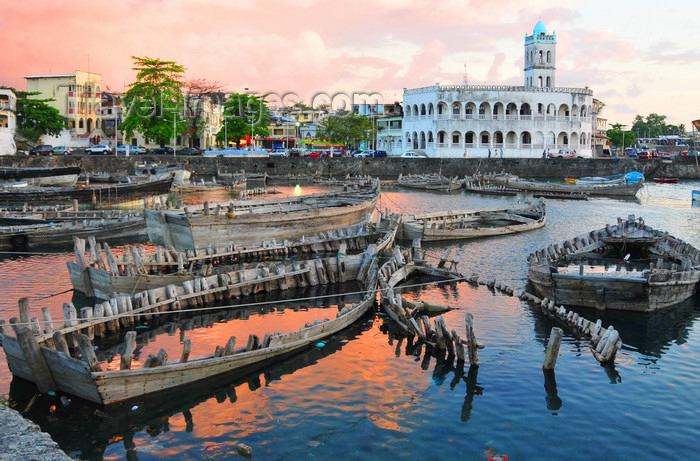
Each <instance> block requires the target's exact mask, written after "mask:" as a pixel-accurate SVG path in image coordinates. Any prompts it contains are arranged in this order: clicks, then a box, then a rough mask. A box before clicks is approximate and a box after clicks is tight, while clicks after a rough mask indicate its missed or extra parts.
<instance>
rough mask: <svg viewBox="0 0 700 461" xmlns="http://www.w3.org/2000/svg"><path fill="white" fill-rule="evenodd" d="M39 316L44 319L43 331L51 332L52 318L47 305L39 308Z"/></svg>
mask: <svg viewBox="0 0 700 461" xmlns="http://www.w3.org/2000/svg"><path fill="white" fill-rule="evenodd" d="M41 316H42V317H43V319H44V333H47V334H48V333H51V332H53V320H52V319H51V311H50V310H49V308H48V307H42V308H41Z"/></svg>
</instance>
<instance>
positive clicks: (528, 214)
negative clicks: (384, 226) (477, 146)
mask: <svg viewBox="0 0 700 461" xmlns="http://www.w3.org/2000/svg"><path fill="white" fill-rule="evenodd" d="M545 221H546V205H545V202H544V201H543V200H539V201H537V202H536V203H533V204H527V205H521V206H514V207H508V208H486V209H481V210H457V211H452V210H450V211H436V212H432V213H424V214H415V215H410V216H406V217H405V218H404V219H403V221H402V225H401V229H402V232H401V234H400V237H401V238H403V239H410V240H412V239H415V238H420V239H421V240H423V241H424V242H432V241H440V240H459V239H471V238H480V237H491V236H498V235H506V234H513V233H517V232H525V231H529V230H533V229H538V228H540V227H542V226H544V225H545Z"/></svg>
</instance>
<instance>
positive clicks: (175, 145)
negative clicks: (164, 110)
mask: <svg viewBox="0 0 700 461" xmlns="http://www.w3.org/2000/svg"><path fill="white" fill-rule="evenodd" d="M176 136H177V115H175V113H174V112H173V157H175V149H176V148H177V138H176Z"/></svg>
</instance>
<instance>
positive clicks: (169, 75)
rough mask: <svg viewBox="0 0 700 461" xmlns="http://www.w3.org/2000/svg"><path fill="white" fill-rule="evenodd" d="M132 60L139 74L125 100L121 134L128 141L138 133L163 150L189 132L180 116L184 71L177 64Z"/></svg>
mask: <svg viewBox="0 0 700 461" xmlns="http://www.w3.org/2000/svg"><path fill="white" fill-rule="evenodd" d="M131 58H132V59H133V60H134V66H135V67H133V68H132V69H133V70H135V71H137V73H136V81H135V82H133V83H131V84H129V89H128V90H127V92H126V95H125V96H124V104H125V107H126V114H125V117H124V122H123V123H122V125H121V127H120V128H121V131H122V132H123V133H124V134H125V136H126V137H127V138H128V137H131V136H132V135H133V133H134V132H135V131H138V132H139V133H141V134H142V135H143V136H144V137H145V138H146V139H148V140H153V141H155V142H156V143H158V144H160V145H161V146H163V145H165V144H166V143H168V142H169V141H170V140H171V139H173V137H174V136H175V135H176V134H182V133H184V132H185V130H186V129H187V127H186V126H185V123H183V122H182V117H181V116H180V114H179V112H180V111H179V109H180V107H181V103H182V91H181V86H182V75H183V74H184V72H185V68H184V67H183V66H181V65H179V64H177V63H176V62H175V61H161V60H160V59H157V58H156V59H153V58H149V57H143V58H140V57H137V56H132V57H131ZM173 147H174V146H173Z"/></svg>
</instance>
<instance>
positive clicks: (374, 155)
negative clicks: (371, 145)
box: [372, 150, 387, 157]
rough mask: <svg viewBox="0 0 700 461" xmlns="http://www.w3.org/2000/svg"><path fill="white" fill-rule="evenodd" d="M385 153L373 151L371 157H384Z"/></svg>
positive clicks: (383, 151)
mask: <svg viewBox="0 0 700 461" xmlns="http://www.w3.org/2000/svg"><path fill="white" fill-rule="evenodd" d="M386 156H387V154H386V151H385V150H375V151H374V152H372V157H386Z"/></svg>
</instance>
